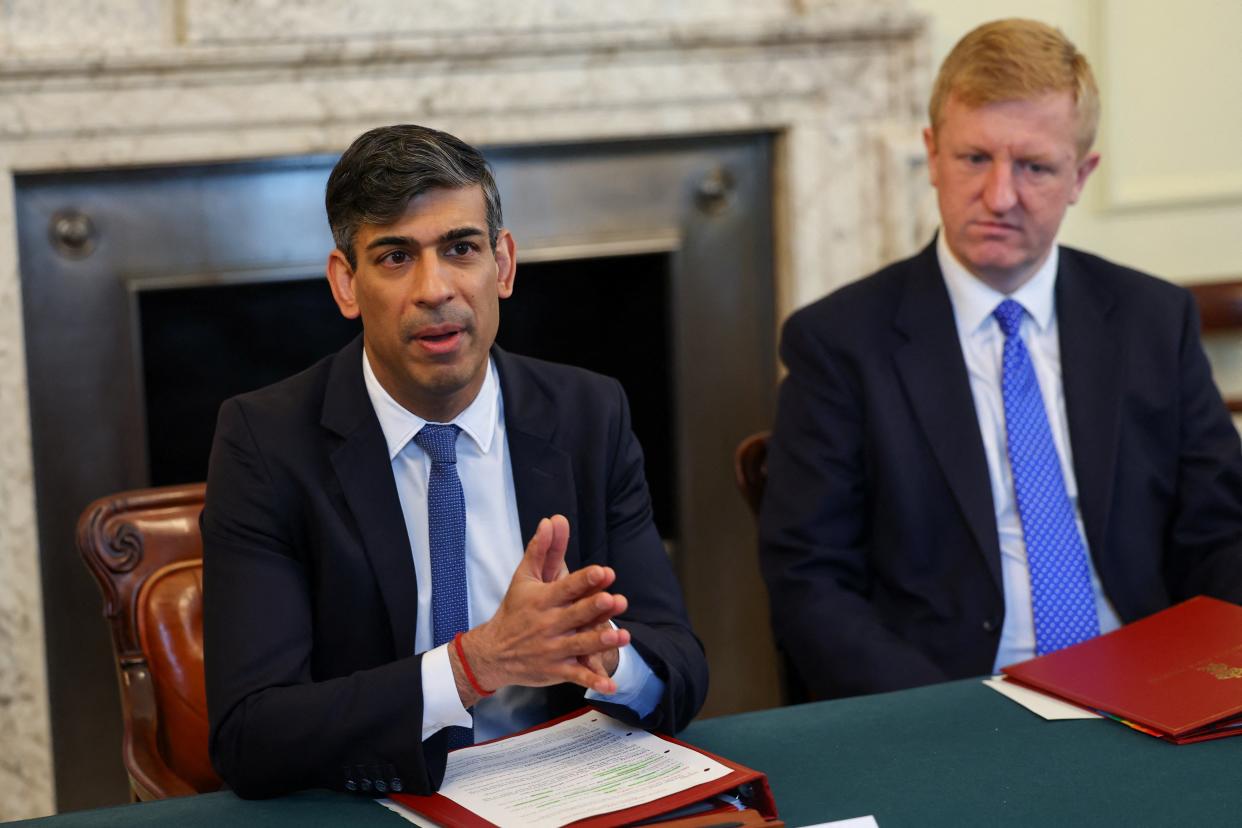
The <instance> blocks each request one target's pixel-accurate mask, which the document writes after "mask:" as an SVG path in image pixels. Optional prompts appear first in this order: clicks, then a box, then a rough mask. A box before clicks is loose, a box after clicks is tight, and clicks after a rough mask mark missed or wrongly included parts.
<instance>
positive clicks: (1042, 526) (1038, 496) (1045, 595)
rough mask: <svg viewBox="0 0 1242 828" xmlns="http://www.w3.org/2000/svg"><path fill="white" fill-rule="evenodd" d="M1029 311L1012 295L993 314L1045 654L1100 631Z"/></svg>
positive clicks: (1039, 644)
mask: <svg viewBox="0 0 1242 828" xmlns="http://www.w3.org/2000/svg"><path fill="white" fill-rule="evenodd" d="M1024 313H1025V311H1024V309H1023V308H1022V306H1021V305H1020V304H1018V303H1017V302H1015V301H1014V300H1012V299H1006V300H1005V301H1003V302H1001V303H1000V304H999V305H997V307H996V310H995V311H993V313H992V315H993V316H995V317H996V321H997V322H999V323H1000V327H1001V330H1002V331H1004V333H1005V349H1004V354H1003V357H1002V360H1001V392H1002V394H1003V396H1004V398H1005V436H1006V441H1007V444H1008V449H1009V467H1010V468H1011V469H1012V470H1013V488H1014V494H1015V496H1016V497H1017V501H1018V516H1019V518H1020V519H1021V521H1022V537H1023V538H1024V539H1025V541H1026V558H1027V564H1028V566H1029V568H1030V573H1031V610H1032V613H1033V615H1034V618H1035V653H1036V655H1044V654H1045V653H1051V652H1053V651H1055V650H1059V649H1061V648H1062V647H1068V646H1069V645H1071V644H1077V643H1078V642H1080V641H1085V640H1087V639H1088V638H1093V637H1095V636H1097V635H1099V634H1100V622H1099V618H1098V616H1097V615H1096V610H1095V595H1094V593H1093V591H1092V589H1091V572H1090V569H1089V568H1088V566H1087V550H1086V546H1085V545H1084V544H1083V540H1082V535H1081V534H1080V533H1079V531H1078V524H1077V523H1076V522H1075V520H1074V507H1073V505H1071V504H1070V499H1069V494H1068V493H1067V492H1066V491H1065V478H1064V477H1063V476H1062V474H1061V461H1060V460H1059V459H1058V457H1057V449H1056V445H1055V444H1054V443H1053V442H1052V429H1051V428H1050V427H1049V425H1048V414H1047V412H1046V411H1045V410H1044V400H1043V396H1042V395H1041V394H1040V392H1039V380H1038V379H1037V378H1036V376H1035V366H1034V365H1032V364H1031V355H1030V354H1029V353H1027V350H1026V345H1025V344H1024V343H1023V342H1022V337H1020V336H1019V335H1018V329H1019V328H1020V326H1021V325H1022V316H1023V314H1024Z"/></svg>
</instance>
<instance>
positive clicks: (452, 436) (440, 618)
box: [414, 423, 474, 750]
mask: <svg viewBox="0 0 1242 828" xmlns="http://www.w3.org/2000/svg"><path fill="white" fill-rule="evenodd" d="M460 432H461V429H460V428H458V427H457V426H455V425H432V424H430V423H428V424H427V425H425V426H423V427H422V429H421V430H420V431H419V432H418V434H415V435H414V442H415V443H417V444H418V447H419V448H421V449H422V450H423V451H425V452H426V453H427V456H428V457H430V458H431V474H430V475H429V476H428V478H427V539H428V546H429V547H430V552H431V630H432V640H433V646H436V647H439V646H440V645H441V644H444V643H446V642H449V641H452V640H453V637H454V636H455V635H457V633H459V632H465V631H466V630H468V629H469V628H470V603H469V599H468V595H467V587H466V498H465V495H464V494H462V490H461V479H460V478H459V477H458V476H457V435H458V434H459V433H460ZM447 731H448V733H447V735H448V745H449V749H450V750H451V749H453V748H456V747H462V746H463V745H469V744H472V743H473V741H474V739H473V734H472V733H471V731H470V728H466V727H450V728H448V729H447Z"/></svg>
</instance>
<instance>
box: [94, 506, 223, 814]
mask: <svg viewBox="0 0 1242 828" xmlns="http://www.w3.org/2000/svg"><path fill="white" fill-rule="evenodd" d="M204 492H205V487H204V486H203V484H201V483H199V484H193V485H187V486H169V487H165V488H160V489H143V490H137V491H131V492H123V493H121V494H117V495H113V496H111V497H106V498H102V499H100V500H97V501H95V502H94V503H92V504H91V505H90V506H89V507H87V509H86V511H85V512H84V513H83V514H82V517H81V519H80V520H79V521H78V551H79V552H80V553H81V554H82V557H83V558H84V559H85V561H86V564H87V566H88V567H89V568H90V570H91V573H92V574H93V575H94V576H95V579H96V581H98V583H99V587H100V590H101V591H102V593H103V599H104V616H105V617H106V618H107V619H108V620H109V621H110V622H111V627H112V644H113V649H114V650H115V652H116V658H117V676H118V679H119V682H120V689H121V707H122V711H123V714H124V721H125V732H124V737H123V743H122V748H121V750H122V759H123V761H124V763H125V770H126V772H127V773H128V774H129V779H130V785H131V786H132V788H133V791H134V795H135V796H136V797H137V798H138V799H141V800H148V799H163V798H165V797H170V796H187V795H190V794H195V793H204V792H208V791H215V790H219V789H220V787H221V784H222V783H221V781H220V778H219V777H218V776H217V775H216V773H215V771H214V769H213V768H212V766H211V760H210V759H209V758H208V753H207V734H208V729H207V694H206V685H205V683H204V679H203V561H202V557H203V544H202V538H201V537H200V535H199V529H198V517H199V513H200V512H202V509H203V497H204Z"/></svg>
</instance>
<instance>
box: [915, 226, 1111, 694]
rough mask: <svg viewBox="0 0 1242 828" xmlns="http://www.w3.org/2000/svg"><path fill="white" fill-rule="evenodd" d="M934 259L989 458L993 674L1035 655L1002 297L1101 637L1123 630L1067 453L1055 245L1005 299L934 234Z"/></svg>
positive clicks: (1071, 461)
mask: <svg viewBox="0 0 1242 828" xmlns="http://www.w3.org/2000/svg"><path fill="white" fill-rule="evenodd" d="M936 254H937V256H938V258H939V261H940V271H941V273H943V274H944V281H945V285H946V287H947V288H948V290H949V299H950V301H951V302H952V303H953V318H954V321H955V322H956V323H957V335H958V339H959V340H960V341H961V345H962V356H963V357H965V359H966V373H967V375H968V376H969V377H970V390H971V394H972V395H973V396H974V401H975V414H976V416H977V417H978V418H979V432H980V434H981V436H982V437H983V450H984V453H985V454H986V455H987V459H988V477H989V479H990V482H991V484H992V504H993V506H994V508H995V510H996V528H997V530H998V533H999V536H1000V552H1001V580H1002V581H1003V583H1004V588H1005V623H1004V626H1003V627H1001V640H1000V649H998V650H997V652H996V664H995V666H994V669H995V670H1000V668H1002V667H1004V666H1006V665H1008V664H1013V663H1015V662H1018V661H1024V660H1026V659H1028V658H1033V657H1034V656H1035V621H1034V616H1033V614H1032V611H1031V577H1030V571H1029V569H1028V566H1027V560H1026V541H1025V540H1023V537H1022V522H1021V518H1020V517H1019V515H1018V504H1017V500H1016V498H1015V496H1014V489H1013V472H1012V470H1011V469H1010V468H1009V455H1008V452H1007V450H1006V438H1005V402H1004V397H1003V396H1002V393H1001V385H1000V380H1001V355H1002V352H1003V349H1004V345H1005V334H1004V333H1003V332H1002V331H1001V329H1000V325H999V323H997V321H996V319H995V318H994V317H993V316H992V312H993V311H994V310H996V306H997V305H999V304H1000V303H1001V302H1002V301H1004V300H1005V299H1007V298H1008V299H1013V300H1014V301H1016V302H1018V303H1019V304H1020V305H1022V307H1023V308H1024V309H1025V310H1026V315H1025V316H1023V317H1022V325H1021V328H1020V329H1019V332H1018V335H1019V336H1021V337H1022V341H1023V342H1024V343H1025V344H1026V348H1027V351H1028V352H1029V353H1030V355H1031V363H1032V365H1033V366H1034V368H1035V376H1036V377H1037V378H1038V380H1039V391H1040V393H1041V394H1042V395H1043V398H1044V411H1045V412H1046V413H1047V414H1048V425H1049V426H1050V427H1051V429H1052V440H1053V442H1054V443H1055V444H1056V448H1057V458H1058V459H1059V460H1060V462H1061V473H1062V475H1064V477H1065V490H1066V492H1067V493H1068V494H1069V499H1070V504H1071V505H1072V506H1073V507H1074V521H1075V523H1077V524H1078V534H1079V535H1080V536H1081V537H1082V538H1083V548H1084V549H1085V550H1086V551H1087V565H1088V567H1089V568H1090V570H1091V589H1092V591H1093V592H1094V593H1095V606H1096V612H1097V614H1098V615H1099V621H1100V632H1101V633H1106V632H1109V631H1111V630H1115V629H1117V628H1118V627H1119V626H1121V622H1120V620H1119V619H1118V618H1117V613H1116V611H1115V610H1114V609H1113V605H1112V603H1111V602H1110V601H1109V600H1108V597H1107V596H1105V595H1104V591H1103V589H1102V588H1101V587H1100V578H1099V575H1098V574H1097V573H1096V571H1095V564H1094V562H1093V561H1092V560H1091V551H1090V548H1089V547H1088V546H1087V540H1086V538H1087V535H1086V532H1085V531H1084V529H1083V524H1082V513H1081V512H1080V511H1079V508H1078V481H1077V480H1076V478H1075V477H1074V463H1073V455H1072V454H1071V452H1070V441H1069V425H1068V421H1067V420H1066V415H1065V389H1064V387H1063V385H1062V383H1061V340H1060V338H1059V337H1058V335H1057V314H1056V301H1055V294H1054V290H1055V288H1056V278H1057V261H1058V258H1059V256H1058V248H1057V246H1056V245H1055V244H1054V245H1053V246H1052V251H1051V252H1050V253H1049V254H1048V258H1047V260H1046V261H1045V262H1044V263H1043V265H1042V266H1041V267H1040V268H1039V270H1038V271H1037V272H1036V273H1035V275H1034V276H1033V277H1032V278H1031V279H1030V280H1028V281H1027V282H1026V284H1024V285H1022V287H1020V288H1018V290H1016V291H1015V292H1014V293H1013V294H1012V295H1010V296H1006V295H1005V294H1003V293H1000V292H999V291H996V290H993V289H992V288H991V287H989V286H988V285H986V284H984V283H983V282H982V281H980V280H979V279H978V278H976V277H975V276H974V275H972V274H971V273H970V272H969V271H968V270H966V268H965V267H963V266H962V265H961V263H960V262H958V261H957V259H956V257H955V256H954V255H953V251H951V250H950V249H949V245H948V243H947V242H946V241H945V239H944V233H940V234H939V238H938V240H937V242H936Z"/></svg>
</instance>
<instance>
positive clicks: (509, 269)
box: [495, 229, 517, 299]
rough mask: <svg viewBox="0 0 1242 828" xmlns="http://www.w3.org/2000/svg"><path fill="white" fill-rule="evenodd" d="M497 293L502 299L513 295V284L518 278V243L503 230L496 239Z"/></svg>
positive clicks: (510, 234) (511, 235)
mask: <svg viewBox="0 0 1242 828" xmlns="http://www.w3.org/2000/svg"><path fill="white" fill-rule="evenodd" d="M495 255H496V293H497V294H498V295H499V296H500V298H501V299H508V298H509V297H510V296H512V295H513V282H514V280H515V279H516V278H517V242H516V241H515V240H514V238H513V234H512V233H510V232H509V231H508V230H503V229H502V230H501V231H500V235H499V236H497V237H496V253H495Z"/></svg>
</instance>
